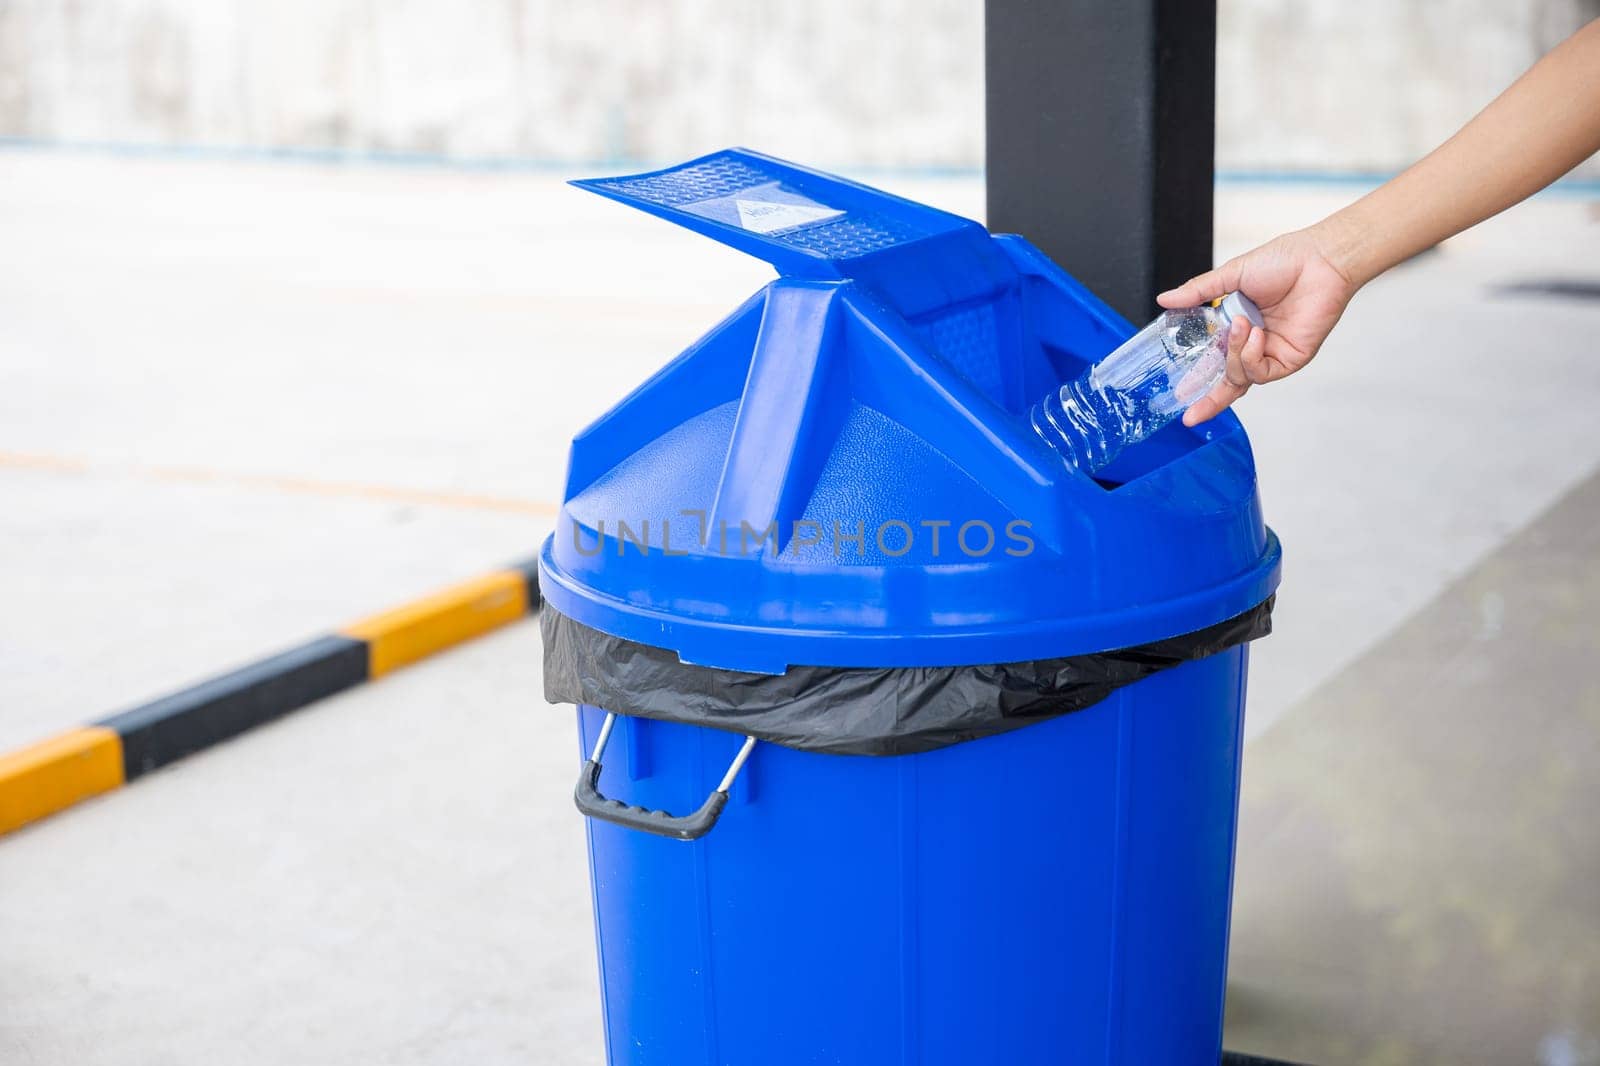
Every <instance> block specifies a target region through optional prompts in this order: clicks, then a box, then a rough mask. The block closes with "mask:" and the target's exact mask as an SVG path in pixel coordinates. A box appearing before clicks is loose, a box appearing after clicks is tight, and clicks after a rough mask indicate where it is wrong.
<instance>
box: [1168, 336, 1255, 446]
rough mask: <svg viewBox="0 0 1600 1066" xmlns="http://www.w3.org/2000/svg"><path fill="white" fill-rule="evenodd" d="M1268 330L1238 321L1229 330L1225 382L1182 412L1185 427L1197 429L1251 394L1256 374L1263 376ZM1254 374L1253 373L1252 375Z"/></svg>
mask: <svg viewBox="0 0 1600 1066" xmlns="http://www.w3.org/2000/svg"><path fill="white" fill-rule="evenodd" d="M1266 335H1267V331H1266V330H1264V329H1252V328H1251V327H1250V323H1248V322H1244V321H1238V322H1236V323H1235V325H1234V327H1233V328H1232V329H1230V330H1229V331H1228V354H1227V366H1226V369H1225V370H1224V371H1223V375H1222V380H1221V381H1219V382H1217V383H1216V385H1215V386H1213V387H1212V389H1211V391H1210V392H1209V393H1207V394H1206V395H1205V396H1202V397H1201V398H1200V399H1199V400H1197V401H1195V403H1194V404H1193V405H1192V406H1191V407H1190V408H1189V409H1188V410H1187V411H1185V412H1184V413H1183V424H1184V425H1186V426H1197V425H1199V424H1200V423H1201V422H1205V421H1207V420H1209V419H1212V418H1215V417H1216V416H1217V415H1218V414H1219V413H1221V412H1222V411H1223V410H1224V409H1226V408H1227V407H1228V405H1230V404H1231V403H1233V401H1235V400H1237V399H1238V398H1239V397H1241V396H1243V395H1244V394H1245V393H1246V392H1248V391H1250V386H1251V385H1252V384H1254V382H1255V380H1256V378H1255V373H1261V372H1262V371H1261V368H1262V365H1263V362H1264V358H1263V352H1264V350H1265V347H1266V344H1265V342H1266ZM1252 371H1254V373H1253V372H1252Z"/></svg>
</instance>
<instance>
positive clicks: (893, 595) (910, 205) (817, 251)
mask: <svg viewBox="0 0 1600 1066" xmlns="http://www.w3.org/2000/svg"><path fill="white" fill-rule="evenodd" d="M574 184H576V185H578V186H580V187H582V188H586V189H589V190H592V191H594V192H597V193H600V194H601V195H604V196H608V197H611V198H612V199H615V200H619V201H621V202H623V203H627V204H631V205H633V206H635V207H638V208H640V209H641V210H644V211H647V212H649V213H651V214H654V215H658V216H660V217H662V218H665V219H669V220H671V221H673V222H676V223H678V224H679V225H682V226H685V227H687V228H689V229H692V230H695V231H697V232H699V233H703V234H705V235H706V236H709V237H712V238H714V239H716V240H719V241H721V242H723V243H725V244H728V245H731V246H733V247H735V248H739V249H741V250H743V251H745V252H748V253H749V254H751V255H754V256H758V257H759V258H761V259H764V260H766V261H767V262H769V263H771V264H772V265H773V266H775V267H777V269H778V271H779V275H780V276H779V278H778V280H776V281H774V282H772V283H771V284H769V285H767V286H766V287H765V288H764V289H762V290H761V291H760V292H758V293H757V294H756V295H754V296H753V297H751V298H750V299H749V300H748V301H746V302H745V303H744V305H743V306H741V307H739V308H738V309H737V310H735V311H734V312H733V314H731V315H730V316H729V317H728V318H726V319H725V320H724V321H723V322H722V323H721V324H719V325H717V326H716V327H715V328H713V329H712V330H711V331H710V332H709V333H707V334H706V335H705V336H704V337H702V338H701V339H700V340H699V341H697V342H696V343H695V344H693V345H692V346H691V347H690V348H689V349H688V350H687V351H685V352H683V353H682V354H681V355H679V356H678V357H677V358H676V359H674V360H672V361H671V362H670V363H669V364H667V366H666V367H664V368H663V369H662V370H661V371H660V372H659V373H657V374H656V375H655V376H653V377H651V378H650V379H649V380H648V381H646V382H644V383H643V384H642V385H640V386H639V387H638V388H637V389H635V390H634V391H633V392H632V393H631V394H630V395H628V396H627V397H626V398H625V399H623V400H622V401H621V402H620V403H619V404H617V406H616V407H614V408H612V409H611V410H610V411H609V412H607V413H606V414H605V415H604V416H602V417H601V418H600V419H599V420H598V421H596V422H595V423H593V424H592V425H590V426H589V427H588V428H587V429H585V430H583V431H582V432H581V433H579V434H578V435H577V437H575V438H574V439H573V442H572V453H571V459H570V463H569V467H568V474H567V485H566V492H565V502H564V503H563V505H562V508H561V514H560V517H559V519H558V521H557V526H556V530H555V532H554V533H553V534H552V535H551V537H550V539H549V540H548V541H547V542H546V543H545V546H544V549H543V552H542V553H541V558H540V588H541V591H542V592H543V594H544V596H545V599H546V600H547V601H548V602H549V603H550V605H551V606H553V607H554V608H555V609H556V610H558V611H561V612H562V613H563V614H566V615H568V616H569V617H571V618H574V619H576V620H577V621H579V622H581V623H583V624H585V625H588V626H591V627H593V628H596V629H599V630H601V631H603V632H606V633H610V634H612V635H614V636H619V637H624V638H626V639H629V640H634V641H638V642H640V643H644V644H649V645H652V646H656V647H661V648H668V649H671V650H673V651H675V652H677V653H678V656H679V658H680V659H681V660H682V661H684V662H686V663H693V664H698V665H704V666H714V667H722V668H726V669H732V670H744V671H754V672H762V673H781V672H782V671H783V670H784V669H785V668H787V667H788V666H790V665H813V666H841V667H849V666H960V665H976V664H982V663H994V662H1019V661H1023V660H1029V659H1041V658H1050V657H1055V656H1065V655H1076V654H1084V653H1090V652H1096V651H1106V650H1110V649H1114V648H1120V647H1127V646H1131V645H1135V644H1141V643H1146V642H1148V641H1152V640H1159V639H1163V638H1166V637H1171V636H1177V635H1179V634H1182V633H1187V632H1191V631H1193V630H1197V629H1200V628H1203V627H1205V626H1208V625H1211V624H1214V623H1216V622H1219V621H1222V620H1224V619H1227V618H1230V617H1232V616H1234V615H1236V614H1239V613H1240V612H1243V611H1245V610H1248V609H1249V608H1251V607H1254V606H1255V605H1257V604H1258V603H1260V602H1261V601H1262V600H1264V599H1265V598H1266V597H1267V596H1269V595H1270V594H1271V593H1272V591H1273V589H1274V588H1276V586H1277V582H1278V573H1279V556H1280V551H1279V547H1278V543H1277V539H1276V538H1275V537H1274V536H1273V534H1272V533H1271V531H1270V530H1268V529H1267V528H1266V526H1265V525H1264V524H1263V522H1262V518H1261V508H1260V503H1259V501H1258V499H1257V495H1256V479H1255V463H1254V460H1253V458H1252V457H1251V454H1250V446H1249V442H1248V441H1247V440H1246V438H1245V434H1244V430H1243V428H1242V427H1241V426H1240V424H1239V422H1238V420H1237V419H1236V418H1235V417H1234V416H1233V414H1232V413H1224V414H1222V415H1220V416H1219V417H1217V418H1215V419H1213V420H1211V421H1210V422H1207V423H1206V424H1204V425H1202V426H1198V427H1195V428H1193V429H1190V428H1186V427H1184V426H1182V425H1179V424H1174V425H1171V426H1169V427H1167V428H1166V429H1164V430H1162V431H1161V432H1160V433H1158V434H1156V435H1155V436H1153V437H1151V438H1150V439H1149V440H1148V441H1146V442H1144V443H1142V444H1140V445H1136V446H1135V447H1132V448H1130V449H1128V450H1127V451H1126V452H1125V453H1124V454H1123V456H1122V457H1121V458H1120V459H1119V460H1118V461H1117V462H1116V463H1114V464H1113V465H1112V466H1111V467H1110V468H1108V469H1107V470H1105V471H1103V472H1102V479H1103V480H1100V481H1096V480H1093V479H1091V478H1089V477H1086V476H1084V475H1083V474H1081V473H1079V472H1078V471H1077V470H1075V469H1072V468H1070V467H1069V466H1067V465H1066V464H1065V463H1064V462H1062V460H1061V459H1060V457H1059V456H1057V454H1056V453H1055V452H1053V451H1052V450H1051V449H1050V447H1049V446H1048V445H1046V444H1045V443H1044V441H1042V440H1041V439H1039V437H1038V436H1037V435H1035V433H1034V432H1033V430H1032V428H1031V426H1030V425H1029V423H1028V419H1027V411H1028V408H1029V407H1030V406H1031V404H1032V403H1033V402H1034V401H1036V400H1037V399H1039V398H1040V397H1042V396H1043V395H1044V394H1045V393H1046V392H1047V390H1049V389H1051V388H1052V387H1055V386H1058V385H1059V384H1060V383H1061V382H1063V381H1065V380H1067V379H1069V378H1071V377H1073V376H1075V375H1077V374H1078V373H1080V372H1081V371H1082V370H1083V369H1084V368H1085V367H1086V366H1087V365H1089V364H1090V363H1092V362H1093V361H1094V360H1096V359H1098V358H1099V357H1100V356H1102V355H1104V354H1105V353H1106V352H1108V351H1110V350H1111V349H1112V348H1114V347H1116V345H1118V344H1119V343H1121V342H1122V341H1123V340H1125V339H1126V338H1127V337H1128V336H1130V335H1131V334H1132V332H1133V327H1132V326H1131V325H1130V324H1129V323H1128V322H1127V321H1126V320H1124V319H1123V318H1121V317H1120V316H1119V315H1117V314H1116V313H1115V312H1114V311H1112V310H1111V309H1110V308H1109V307H1107V306H1106V305H1105V304H1103V303H1101V302H1100V301H1099V300H1098V299H1096V298H1095V297H1094V296H1093V295H1092V294H1090V293H1089V292H1088V290H1086V289H1085V288H1084V287H1083V286H1081V285H1079V284H1078V283H1077V282H1076V281H1074V280H1073V279H1072V278H1071V277H1069V276H1068V275H1067V274H1066V273H1065V272H1063V271H1062V270H1061V269H1060V268H1059V267H1057V266H1056V265H1055V264H1054V263H1052V262H1050V261H1049V260H1048V259H1046V258H1045V257H1044V256H1043V255H1042V254H1041V253H1040V252H1039V251H1037V250H1036V249H1035V248H1033V247H1032V246H1031V245H1029V244H1028V243H1027V242H1026V241H1024V240H1023V239H1021V238H1020V237H1016V236H991V235H990V234H989V233H988V232H987V231H986V230H985V229H984V228H983V227H982V226H981V225H979V224H978V223H976V222H973V221H972V220H970V219H965V218H961V217H959V216H957V215H952V214H949V213H947V212H944V211H939V210H935V209H934V208H931V207H927V206H925V205H922V204H918V203H915V202H912V201H909V200H905V199H902V198H900V197H897V196H892V195H890V194H888V193H885V192H881V191H879V190H876V189H872V188H869V187H867V186H864V185H860V184H857V183H855V182H851V181H846V180H844V179H841V178H837V177H833V176H830V175H827V174H822V173H819V172H817V171H813V170H807V169H805V168H803V167H798V166H795V165H793V164H790V163H785V162H783V161H780V160H777V159H772V158H770V157H767V156H763V155H760V154H758V153H755V152H750V151H746V150H743V149H730V150H727V151H723V152H717V153H715V154H713V155H709V156H705V157H703V158H701V159H696V160H693V161H691V162H689V163H685V164H682V165H681V166H676V167H672V168H669V169H667V170H661V171H655V172H652V173H647V174H638V175H633V176H630V177H620V178H601V179H594V180H590V181H580V182H575V183H574Z"/></svg>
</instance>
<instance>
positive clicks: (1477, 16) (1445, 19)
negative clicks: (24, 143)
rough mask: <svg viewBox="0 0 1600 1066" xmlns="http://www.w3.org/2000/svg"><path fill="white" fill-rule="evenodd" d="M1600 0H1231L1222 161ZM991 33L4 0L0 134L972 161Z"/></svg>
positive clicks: (1419, 90) (650, 1)
mask: <svg viewBox="0 0 1600 1066" xmlns="http://www.w3.org/2000/svg"><path fill="white" fill-rule="evenodd" d="M1101 2H1105V3H1111V2H1115V0H1101ZM1595 14H1600V0H1531V2H1526V3H1514V2H1511V0H1222V3H1221V12H1220V19H1221V36H1222V40H1221V44H1220V46H1219V68H1220V69H1219V92H1220V95H1221V105H1222V106H1221V108H1220V109H1219V113H1220V116H1221V117H1220V122H1219V131H1218V137H1219V144H1218V148H1219V153H1218V155H1219V163H1220V165H1221V166H1223V167H1229V168H1250V169H1269V170H1283V169H1294V170H1315V171H1329V170H1335V171H1348V170H1392V169H1395V168H1397V167H1400V166H1402V165H1403V164H1405V163H1406V162H1407V161H1409V160H1411V159H1413V158H1415V157H1416V156H1417V155H1419V154H1421V153H1422V152H1424V151H1426V149H1427V148H1428V147H1430V146H1431V145H1433V144H1434V143H1436V142H1437V141H1439V140H1440V139H1442V138H1443V137H1444V136H1446V135H1447V134H1448V133H1449V132H1450V131H1451V130H1452V129H1453V128H1454V127H1455V126H1456V125H1458V124H1459V123H1460V122H1462V121H1463V120H1465V119H1466V118H1467V117H1469V116H1470V115H1471V114H1472V113H1473V112H1474V111H1475V110H1476V109H1477V108H1479V107H1481V106H1482V105H1483V104H1484V103H1485V102H1486V101H1487V100H1489V99H1490V98H1491V97H1492V96H1493V95H1494V93H1495V92H1496V91H1498V89H1499V88H1500V87H1502V86H1503V85H1505V84H1506V83H1507V82H1509V81H1510V80H1511V79H1512V78H1514V77H1515V76H1516V75H1517V74H1518V73H1519V72H1520V71H1521V70H1522V69H1523V68H1525V67H1526V66H1527V65H1528V64H1529V63H1531V62H1532V61H1533V60H1534V58H1536V57H1537V56H1538V55H1539V54H1540V52H1542V51H1543V50H1544V49H1546V48H1548V47H1549V46H1550V45H1551V44H1553V43H1554V42H1556V41H1557V40H1559V39H1560V38H1561V37H1562V36H1563V35H1564V34H1565V33H1567V32H1570V30H1571V29H1572V28H1574V27H1575V26H1577V25H1579V24H1580V23H1581V22H1582V20H1583V18H1584V17H1586V16H1592V15H1595ZM982 34H983V11H982V4H981V3H980V2H979V0H807V2H806V3H803V4H790V3H778V2H776V0H744V2H735V0H723V2H720V3H719V2H715V0H584V2H581V3H580V2H568V3H556V2H554V0H275V2H272V3H262V2H259V0H255V2H252V0H0V135H9V136H16V137H27V138H36V139H42V140H50V141H75V142H84V141H90V142H105V141H113V142H138V143H147V142H176V143H202V144H216V145H230V146H232V145H250V146H268V147H296V148H334V149H354V150H363V151H371V150H377V151H393V152H424V153H442V154H446V155H453V156H463V157H523V158H535V159H550V160H563V161H576V160H597V159H620V158H630V159H675V158H679V157H682V156H685V155H689V154H692V153H695V152H699V151H703V150H708V149H711V148H715V147H719V146H722V145H724V144H729V143H742V144H748V145H750V146H752V147H759V148H763V149H766V150H768V151H772V152H776V153H779V154H787V155H793V156H796V157H799V158H804V159H807V160H814V161H817V162H820V163H855V164H875V165H916V166H953V167H972V166H978V165H981V163H982V156H983V135H982V124H983V100H982V91H983V70H982ZM1588 170H1589V172H1590V173H1597V174H1600V168H1597V167H1596V166H1595V165H1594V164H1593V163H1592V162H1591V164H1590V165H1589V168H1588Z"/></svg>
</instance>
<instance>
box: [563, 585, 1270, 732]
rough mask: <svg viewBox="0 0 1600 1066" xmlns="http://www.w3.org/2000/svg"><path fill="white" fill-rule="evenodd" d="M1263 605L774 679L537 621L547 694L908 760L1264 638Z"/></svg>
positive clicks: (804, 669) (571, 625)
mask: <svg viewBox="0 0 1600 1066" xmlns="http://www.w3.org/2000/svg"><path fill="white" fill-rule="evenodd" d="M1272 604H1273V599H1272V598H1269V599H1267V600H1265V601H1264V602H1262V603H1260V604H1258V605H1257V606H1255V607H1253V608H1251V609H1250V610H1248V611H1245V612H1244V613H1243V614H1240V615H1236V616H1234V617H1233V618H1230V619H1228V620H1227V621H1224V622H1219V623H1217V624H1216V625H1213V626H1208V627H1206V628H1205V629H1201V630H1197V631H1196V632H1193V633H1187V634H1184V635H1183V636H1179V637H1170V638H1168V639H1166V640H1158V641H1153V642H1152V643H1149V644H1140V645H1138V646H1136V647H1132V648H1122V649H1120V650H1117V651H1108V652H1100V653H1098V654H1094V655H1069V656H1065V657H1062V658H1059V659H1039V660H1035V661H1032V662H1019V663H994V664H990V665H986V666H894V667H833V666H791V667H790V668H789V669H788V671H787V672H786V673H783V674H779V675H773V674H751V673H743V672H740V671H737V670H719V669H715V668H711V667H704V666H689V665H686V664H685V663H682V662H679V661H678V656H677V655H676V654H675V653H674V652H671V651H667V650H664V649H662V648H653V647H650V646H649V645H646V644H639V643H636V642H634V641H631V640H624V639H622V638H621V637H614V636H611V635H609V634H606V633H602V632H600V631H599V630H597V629H591V628H589V627H588V626H585V625H583V624H581V623H579V622H575V621H573V620H572V619H571V618H568V617H566V616H565V615H563V614H561V613H560V612H558V611H556V610H554V609H553V608H551V607H550V605H549V604H546V605H545V606H544V608H543V610H542V612H541V614H540V620H539V625H540V629H541V630H542V632H543V635H544V695H545V699H547V700H549V701H550V702H551V703H584V704H588V705H590V706H592V707H601V708H604V709H605V710H608V711H613V712H615V713H617V714H628V715H637V716H638V717H641V718H655V719H659V720H661V721H666V722H683V723H686V724H688V725H700V726H709V727H711V728H713V729H724V730H728V731H730V732H734V733H743V734H745V735H747V736H753V737H757V738H759V739H761V740H768V741H771V742H772V743H774V744H783V745H785V746H787V747H791V748H799V749H801V750H803V751H818V752H828V753H831V754H836V755H907V754H911V753H913V752H921V751H932V750H934V749H937V748H943V747H947V746H949V745H951V744H959V743H961V742H962V741H966V740H975V739H977V738H978V737H986V736H991V735H993V734H995V733H1004V732H1006V731H1007V730H1011V729H1017V728H1019V727H1021V726H1025V725H1029V724H1031V723H1034V722H1038V721H1042V720H1044V719H1047V718H1054V717H1056V716H1058V715H1063V714H1069V713H1071V712H1073V711H1079V710H1082V709H1083V708H1085V707H1089V706H1092V705H1093V704H1095V703H1098V702H1099V701H1101V700H1103V699H1105V698H1106V696H1108V695H1110V694H1111V693H1112V692H1114V691H1116V690H1117V689H1119V688H1121V687H1122V686H1123V685H1131V684H1133V683H1134V682H1135V681H1140V680H1142V679H1144V678H1146V677H1149V676H1150V675H1151V674H1154V673H1156V672H1158V671H1160V670H1165V669H1167V668H1168V667H1172V666H1177V665H1178V664H1180V663H1185V662H1189V661H1191V660H1194V659H1203V658H1205V657H1206V656H1208V655H1214V654H1216V653H1217V652H1220V651H1225V650H1226V649H1228V648H1231V647H1234V646H1235V645H1238V644H1242V643H1244V642H1246V641H1250V640H1255V639H1256V638H1257V637H1264V636H1266V635H1267V634H1268V633H1270V632H1271V631H1272Z"/></svg>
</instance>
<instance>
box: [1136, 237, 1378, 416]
mask: <svg viewBox="0 0 1600 1066" xmlns="http://www.w3.org/2000/svg"><path fill="white" fill-rule="evenodd" d="M1336 243H1337V242H1335V241H1334V240H1333V239H1332V235H1330V234H1329V233H1327V232H1325V231H1323V230H1322V229H1321V227H1320V226H1313V227H1312V228H1310V229H1304V230H1297V231H1295V232H1294V233H1286V234H1284V235H1283V236H1281V237H1276V238H1274V239H1272V240H1270V241H1268V242H1267V243H1266V244H1263V245H1262V246H1261V247H1259V248H1256V249H1255V250H1253V251H1249V252H1246V253H1244V254H1243V255H1240V256H1236V257H1235V258H1233V259H1230V260H1228V261H1227V262H1226V263H1223V264H1222V265H1221V266H1219V267H1216V268H1215V269H1212V270H1208V271H1206V272H1205V273H1204V274H1200V275H1197V276H1196V277H1193V278H1190V279H1189V280H1188V281H1186V282H1184V283H1183V284H1182V285H1179V286H1178V287H1177V288H1175V289H1169V290H1167V291H1166V292H1164V293H1162V294H1161V295H1160V296H1157V297H1156V302H1157V303H1159V304H1160V305H1161V306H1162V307H1166V308H1179V307H1195V306H1197V305H1199V304H1202V303H1206V302H1207V301H1210V300H1214V299H1216V298H1218V297H1220V296H1225V295H1227V294H1228V293H1230V292H1242V293H1244V295H1246V296H1248V297H1249V298H1250V299H1251V300H1253V301H1255V304H1256V306H1257V307H1259V308H1260V309H1261V320H1262V323H1263V324H1264V326H1265V328H1263V329H1255V328H1252V327H1251V325H1250V323H1249V322H1247V321H1245V320H1244V318H1243V317H1240V318H1236V319H1234V321H1233V325H1232V327H1231V328H1230V330H1229V335H1228V368H1227V373H1226V375H1225V376H1224V377H1223V379H1222V380H1221V381H1219V382H1217V384H1216V387H1215V388H1213V389H1212V390H1211V392H1210V393H1208V394H1207V395H1205V396H1203V397H1201V398H1200V399H1199V400H1197V401H1195V403H1194V405H1193V406H1191V407H1190V408H1189V409H1188V410H1187V411H1185V412H1184V415H1183V424H1184V425H1186V426H1194V425H1198V424H1199V423H1201V422H1204V421H1206V420H1207V419H1209V418H1214V417H1215V416H1216V415H1217V414H1218V413H1219V412H1221V411H1222V410H1224V409H1225V408H1226V407H1227V406H1228V405H1229V404H1231V403H1233V401H1235V400H1237V399H1238V398H1239V397H1241V396H1243V395H1244V394H1245V392H1246V391H1247V390H1248V389H1249V388H1250V386H1251V385H1262V384H1265V383H1266V382H1269V381H1277V380H1278V379H1280V378H1286V377H1288V376H1289V375H1290V374H1293V373H1294V372H1295V371H1297V370H1299V369H1301V368H1302V367H1304V366H1305V365H1306V364H1307V363H1309V362H1311V360H1312V357H1314V356H1315V355H1316V354H1317V349H1319V348H1321V347H1322V342H1323V341H1324V340H1326V339H1327V337H1328V333H1329V332H1330V331H1331V330H1332V329H1333V327H1334V325H1335V324H1336V323H1337V322H1338V321H1339V316H1340V315H1342V314H1343V313H1344V309H1345V307H1346V306H1347V305H1348V304H1349V303H1350V299H1351V297H1353V296H1354V295H1355V294H1356V290H1357V289H1358V288H1359V287H1360V286H1359V285H1358V284H1357V283H1355V282H1353V281H1352V280H1351V277H1350V274H1349V271H1348V270H1341V269H1340V268H1339V266H1338V265H1336V263H1335V260H1334V258H1333V255H1332V254H1331V249H1332V248H1333V247H1335V246H1336Z"/></svg>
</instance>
